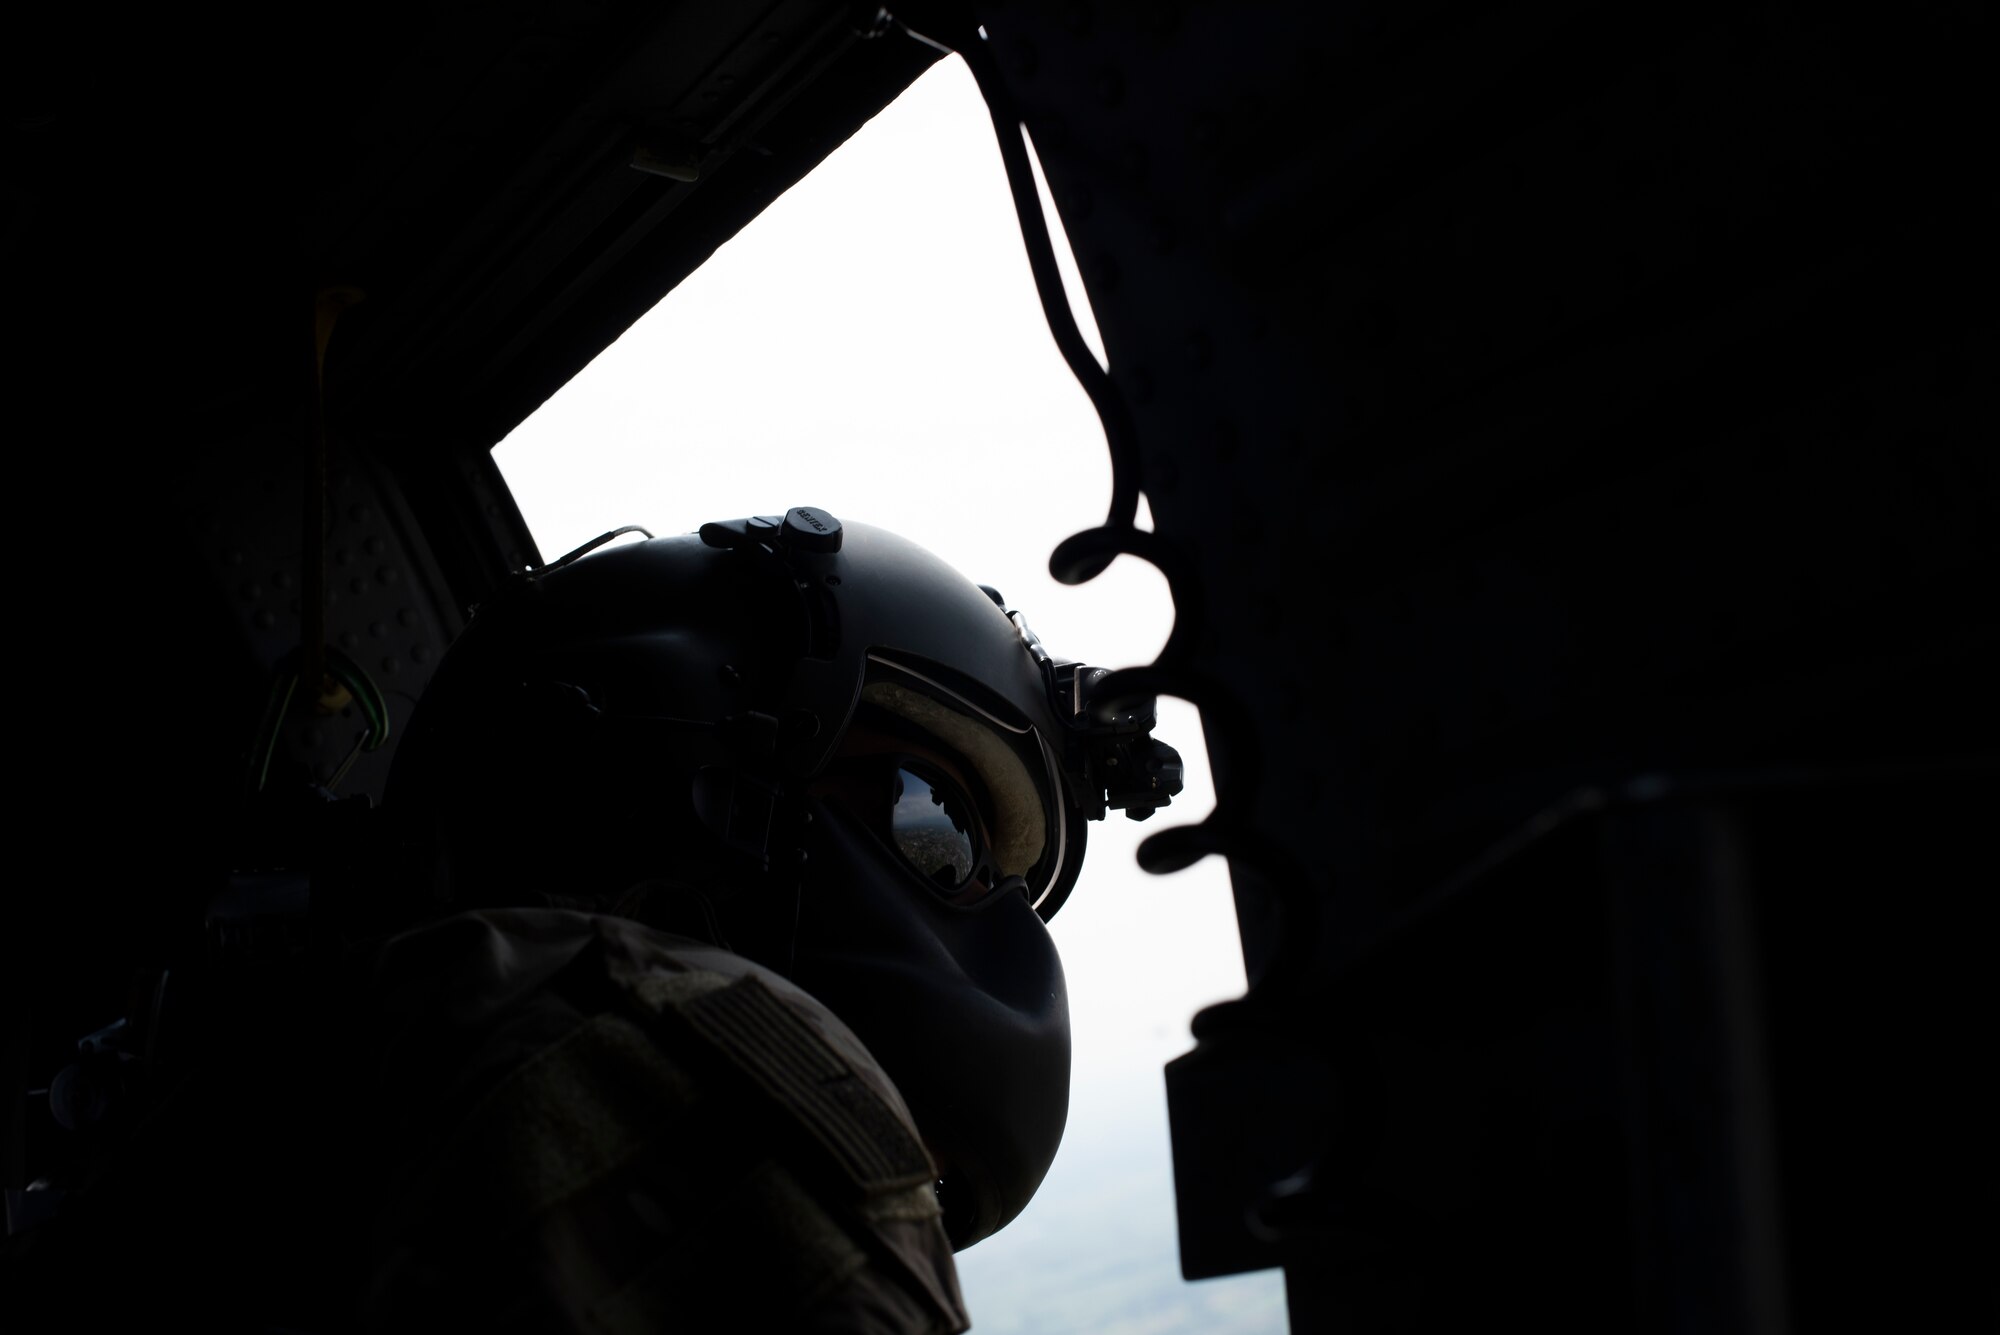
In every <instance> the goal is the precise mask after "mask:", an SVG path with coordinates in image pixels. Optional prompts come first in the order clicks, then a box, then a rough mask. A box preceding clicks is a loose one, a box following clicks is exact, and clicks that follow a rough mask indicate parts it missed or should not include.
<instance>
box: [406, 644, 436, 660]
mask: <svg viewBox="0 0 2000 1335" xmlns="http://www.w3.org/2000/svg"><path fill="white" fill-rule="evenodd" d="M410 661H411V662H412V663H428V662H430V661H431V651H430V646H429V645H425V644H413V645H411V646H410Z"/></svg>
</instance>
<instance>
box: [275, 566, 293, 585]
mask: <svg viewBox="0 0 2000 1335" xmlns="http://www.w3.org/2000/svg"><path fill="white" fill-rule="evenodd" d="M271 583H273V584H275V585H277V586H278V587H279V588H281V589H289V588H291V587H292V572H291V571H289V570H280V571H279V572H278V573H277V574H275V575H273V576H271Z"/></svg>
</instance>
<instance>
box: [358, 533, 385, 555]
mask: <svg viewBox="0 0 2000 1335" xmlns="http://www.w3.org/2000/svg"><path fill="white" fill-rule="evenodd" d="M382 547H383V542H382V539H380V538H373V537H371V538H369V539H368V541H366V542H364V543H362V544H361V550H362V551H364V552H367V553H368V554H369V555H370V556H380V555H381V554H382Z"/></svg>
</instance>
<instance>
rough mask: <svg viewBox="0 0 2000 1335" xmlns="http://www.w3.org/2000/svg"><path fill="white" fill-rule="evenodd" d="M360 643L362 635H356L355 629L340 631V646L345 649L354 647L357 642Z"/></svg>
mask: <svg viewBox="0 0 2000 1335" xmlns="http://www.w3.org/2000/svg"><path fill="white" fill-rule="evenodd" d="M359 643H361V637H360V636H359V635H356V634H355V633H354V632H353V631H351V630H344V631H342V632H340V647H341V648H343V649H352V648H353V647H354V646H355V645H357V644H359Z"/></svg>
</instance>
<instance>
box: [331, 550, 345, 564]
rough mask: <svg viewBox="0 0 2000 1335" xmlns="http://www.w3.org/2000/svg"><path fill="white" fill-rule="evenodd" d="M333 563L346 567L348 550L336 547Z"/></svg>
mask: <svg viewBox="0 0 2000 1335" xmlns="http://www.w3.org/2000/svg"><path fill="white" fill-rule="evenodd" d="M333 563H334V564H335V565H337V566H344V565H346V564H347V548H345V547H336V548H334V549H333Z"/></svg>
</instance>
